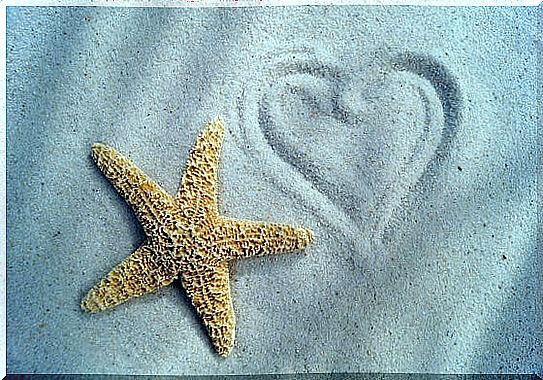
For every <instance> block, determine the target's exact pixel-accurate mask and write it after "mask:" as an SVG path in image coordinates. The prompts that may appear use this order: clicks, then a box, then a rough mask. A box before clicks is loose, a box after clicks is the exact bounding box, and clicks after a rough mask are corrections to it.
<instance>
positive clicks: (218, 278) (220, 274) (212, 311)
mask: <svg viewBox="0 0 543 380" xmlns="http://www.w3.org/2000/svg"><path fill="white" fill-rule="evenodd" d="M229 266H230V264H229V263H228V262H226V261H221V262H218V263H214V264H208V265H206V264H204V263H199V264H193V265H191V266H190V268H186V269H184V270H183V273H182V277H181V278H182V281H181V283H182V284H183V287H184V288H185V290H186V292H187V294H188V296H189V298H190V300H191V301H192V305H193V306H194V307H195V308H196V311H197V312H198V314H199V315H200V317H201V318H202V320H203V322H204V325H205V326H206V328H207V331H208V333H209V336H210V338H211V342H212V343H213V346H214V347H215V349H216V350H217V352H218V353H219V355H220V356H223V357H224V356H227V355H228V354H229V353H230V351H231V350H232V347H233V346H234V335H235V329H236V320H235V316H234V308H233V306H232V298H231V295H230V271H229V269H230V267H229Z"/></svg>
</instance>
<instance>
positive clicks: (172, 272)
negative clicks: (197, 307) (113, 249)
mask: <svg viewBox="0 0 543 380" xmlns="http://www.w3.org/2000/svg"><path fill="white" fill-rule="evenodd" d="M178 270H179V266H178V265H176V263H175V260H174V258H173V255H172V254H171V253H170V252H168V251H164V250H160V249H157V248H156V247H155V246H153V245H151V244H149V243H148V242H146V243H144V244H143V245H141V246H140V247H139V248H138V249H137V250H136V251H135V252H134V253H132V255H130V256H129V257H128V258H127V259H126V260H124V261H123V262H122V263H120V264H119V265H117V266H116V267H115V268H113V270H112V271H111V272H109V274H108V275H107V276H106V277H105V278H104V279H103V280H102V281H100V282H99V283H98V284H97V285H96V286H95V287H94V288H92V289H91V290H90V291H89V292H88V294H87V295H86V296H85V298H83V300H82V301H81V307H82V308H83V309H84V310H86V311H88V312H91V313H96V312H98V311H102V310H105V309H109V308H112V307H114V306H117V305H119V304H121V303H123V302H125V301H127V300H129V299H130V298H133V297H139V296H141V295H143V294H145V293H150V292H152V291H155V290H157V289H159V288H161V287H163V286H166V285H169V284H170V283H171V282H172V281H173V280H174V279H175V278H177V276H178Z"/></svg>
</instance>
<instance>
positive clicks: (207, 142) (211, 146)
mask: <svg viewBox="0 0 543 380" xmlns="http://www.w3.org/2000/svg"><path fill="white" fill-rule="evenodd" d="M223 137H224V122H223V121H222V120H221V119H217V120H215V121H212V122H210V123H209V124H208V125H207V127H206V129H205V130H204V131H203V132H202V133H201V134H200V136H198V139H197V140H196V144H195V145H194V148H193V149H192V151H191V152H190V155H189V159H188V162H187V168H186V171H185V174H184V176H183V179H182V180H181V186H180V187H179V191H178V192H177V196H176V199H177V200H178V201H180V202H181V203H182V204H183V205H186V206H189V207H191V208H194V209H195V211H196V214H197V215H201V216H202V217H203V218H205V217H207V216H212V217H214V216H216V215H217V192H218V189H217V181H218V175H217V173H218V169H219V156H220V153H221V147H222V141H223Z"/></svg>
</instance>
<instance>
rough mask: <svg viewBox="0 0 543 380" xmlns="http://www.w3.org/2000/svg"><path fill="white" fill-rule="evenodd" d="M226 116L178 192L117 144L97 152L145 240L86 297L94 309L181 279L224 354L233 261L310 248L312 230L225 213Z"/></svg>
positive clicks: (202, 144)
mask: <svg viewBox="0 0 543 380" xmlns="http://www.w3.org/2000/svg"><path fill="white" fill-rule="evenodd" d="M223 136H224V123H223V121H222V120H221V119H217V120H215V121H213V122H210V123H209V124H208V125H207V127H206V129H205V130H204V131H203V132H202V133H201V134H200V136H199V137H198V139H197V141H196V145H195V146H194V148H193V150H192V152H191V153H190V156H189V159H188V163H187V168H186V172H185V175H184V176H183V179H182V181H181V186H180V188H179V191H178V193H177V195H176V196H175V197H172V196H171V195H170V194H168V193H167V192H166V191H164V190H163V189H162V188H161V187H160V186H159V185H158V184H156V183H155V182H153V181H152V180H151V179H150V178H149V177H147V176H146V175H145V173H144V172H143V171H142V170H140V169H139V168H138V167H136V166H135V165H134V164H133V163H132V162H130V161H129V160H128V159H127V158H125V157H123V156H122V155H121V154H120V153H118V152H117V151H116V150H114V149H113V148H111V147H108V146H106V145H103V144H95V145H93V147H92V156H93V158H94V160H95V161H96V164H97V165H98V167H99V168H100V170H102V172H103V173H104V175H105V176H106V177H107V178H108V179H109V181H110V182H111V183H112V184H113V186H114V187H115V188H116V189H117V191H118V192H119V194H120V195H121V196H122V197H123V198H125V200H126V201H127V202H128V204H129V205H130V206H131V207H132V209H133V210H134V213H135V214H136V217H137V218H138V220H139V221H140V223H141V224H142V226H143V230H144V232H145V235H146V240H145V242H144V243H143V244H142V245H141V246H140V247H139V248H138V249H137V250H136V251H135V252H134V253H132V255H130V256H129V257H128V258H127V259H126V260H124V261H123V262H122V263H120V264H119V265H117V266H116V267H115V268H113V270H112V271H111V272H110V273H109V274H108V275H107V276H106V277H105V278H104V279H103V280H102V281H100V283H98V284H97V285H96V286H95V287H94V288H92V289H91V290H90V291H89V293H88V294H87V295H86V296H85V298H84V299H83V301H82V302H81V307H82V308H83V309H85V310H87V311H89V312H91V313H95V312H98V311H101V310H105V309H108V308H111V307H114V306H116V305H119V304H120V303H122V302H125V301H126V300H128V299H130V298H132V297H138V296H141V295H143V294H145V293H149V292H152V291H154V290H157V289H159V288H161V287H163V286H166V285H169V284H170V283H171V282H172V281H173V280H175V279H176V278H178V277H180V278H181V283H182V285H183V287H184V288H185V290H186V292H187V294H188V296H189V298H190V299H191V301H192V304H193V305H194V307H195V308H196V310H197V311H198V313H199V314H200V316H201V318H202V320H203V322H204V324H205V326H206V328H207V330H208V332H209V335H210V337H211V341H212V343H213V345H214V346H215V348H216V349H217V351H218V353H219V355H221V356H227V355H228V354H229V353H230V351H231V350H232V347H233V345H234V334H235V325H236V323H235V316H234V310H233V307H232V299H231V296H230V278H229V277H230V264H231V262H232V261H233V260H236V259H242V258H245V257H252V256H262V255H268V254H278V253H283V252H288V251H294V250H300V249H303V248H305V247H306V246H307V245H308V244H309V243H311V241H312V240H313V233H312V232H311V231H310V230H308V229H306V228H302V227H293V226H290V225H282V224H269V223H261V222H254V221H245V220H237V219H231V218H227V217H224V216H221V215H219V214H218V209H217V193H218V189H217V188H218V184H217V182H218V176H217V173H218V166H219V155H220V151H221V146H222V140H223Z"/></svg>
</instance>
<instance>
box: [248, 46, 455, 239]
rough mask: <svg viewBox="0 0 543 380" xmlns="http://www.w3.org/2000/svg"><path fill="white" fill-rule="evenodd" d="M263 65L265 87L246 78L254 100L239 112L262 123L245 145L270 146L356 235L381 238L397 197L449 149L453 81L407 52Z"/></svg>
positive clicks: (300, 56) (284, 59)
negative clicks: (347, 60) (351, 61)
mask: <svg viewBox="0 0 543 380" xmlns="http://www.w3.org/2000/svg"><path fill="white" fill-rule="evenodd" d="M269 61H270V59H268V61H267V65H266V70H267V73H266V72H265V73H262V75H261V77H260V78H261V82H260V83H256V84H255V83H254V82H255V81H253V82H251V83H252V86H256V87H255V90H254V91H253V92H251V89H247V90H246V92H247V93H250V94H251V97H250V98H249V97H247V98H246V99H251V100H250V102H252V103H254V104H251V105H249V106H248V105H247V104H245V105H244V107H245V108H244V109H243V110H242V111H243V112H242V117H244V118H245V119H246V123H245V128H248V129H249V128H250V127H249V126H250V124H251V122H253V123H254V124H256V125H257V126H258V129H257V130H254V131H249V132H246V136H247V139H248V140H249V141H248V143H249V144H255V145H257V146H258V145H261V146H262V147H261V148H262V149H264V148H263V147H264V146H268V147H269V149H271V151H272V153H273V154H270V157H275V159H276V160H280V161H281V162H282V163H283V164H286V165H289V166H290V167H292V169H293V170H294V171H296V172H298V173H299V175H301V176H303V178H304V179H305V180H306V181H307V183H308V185H309V184H310V186H311V187H312V188H313V189H315V190H316V191H317V192H318V193H320V195H321V196H323V197H324V198H326V200H327V201H328V204H329V205H330V207H333V208H336V211H337V212H339V213H340V214H342V215H343V219H344V220H348V221H349V222H348V224H349V228H350V229H351V230H353V229H354V230H356V231H355V234H354V235H355V236H365V237H366V238H370V239H372V240H381V239H382V238H383V236H384V234H385V233H386V231H387V228H388V227H389V225H390V223H391V220H392V219H393V216H394V214H395V212H396V211H397V209H398V208H399V207H400V206H401V204H402V200H403V199H404V198H405V197H406V196H407V195H408V194H409V193H410V191H411V190H412V189H413V188H414V187H415V186H416V185H417V184H418V183H419V182H420V181H421V179H423V178H424V177H425V176H431V175H432V174H431V173H430V169H432V168H435V166H436V163H438V161H439V159H440V157H441V156H443V155H444V154H445V153H446V152H445V151H446V149H447V147H448V144H449V142H450V140H451V139H452V136H453V135H454V127H455V125H456V123H457V122H458V120H457V119H458V115H459V112H458V107H459V104H460V100H459V95H458V91H457V86H456V84H455V82H454V80H453V79H452V77H451V76H450V75H449V74H448V72H447V71H446V70H445V69H444V67H443V65H441V64H440V63H439V62H437V61H436V60H434V59H432V58H431V57H425V56H418V55H415V54H410V53H408V54H403V55H398V56H394V57H392V56H391V55H387V57H382V58H377V57H374V58H373V59H372V60H371V61H367V62H365V64H364V65H361V64H360V62H356V63H357V65H352V64H348V63H345V62H344V61H343V62H342V61H331V60H326V59H324V58H322V57H317V56H316V55H315V54H311V53H307V51H306V52H303V53H297V54H293V53H292V52H289V53H288V54H287V53H285V54H276V55H274V56H273V58H272V59H271V62H269ZM251 106H252V109H251ZM254 124H253V125H254ZM253 128H254V127H253ZM257 151H258V150H257ZM275 164H276V165H277V163H275ZM271 166H273V163H270V167H271ZM298 191H299V192H300V191H301V193H302V195H301V196H300V197H301V198H302V199H304V198H305V200H306V202H307V203H308V204H310V203H311V202H315V197H314V196H307V195H303V194H304V193H305V194H307V193H306V192H305V191H304V190H302V189H298ZM337 212H336V215H337Z"/></svg>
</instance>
